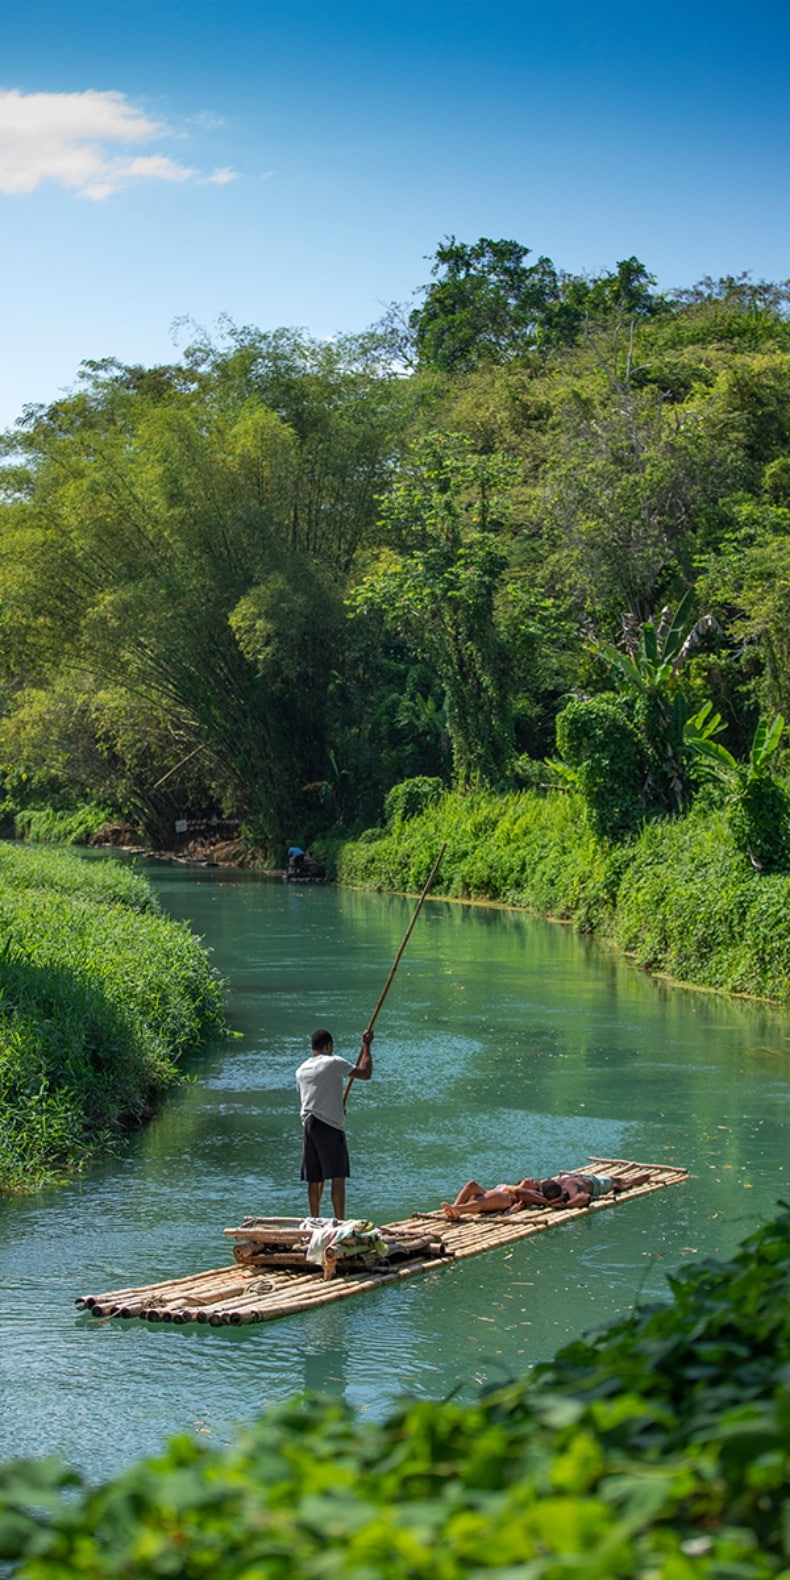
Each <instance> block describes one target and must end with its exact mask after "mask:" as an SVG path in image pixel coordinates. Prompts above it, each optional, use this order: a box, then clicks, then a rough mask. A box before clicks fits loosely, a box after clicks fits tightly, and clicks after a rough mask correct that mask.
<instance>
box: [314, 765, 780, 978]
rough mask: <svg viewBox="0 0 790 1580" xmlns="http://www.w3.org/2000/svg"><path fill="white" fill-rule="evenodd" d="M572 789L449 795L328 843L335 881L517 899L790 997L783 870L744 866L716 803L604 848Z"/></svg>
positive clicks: (649, 952) (689, 965) (686, 967)
mask: <svg viewBox="0 0 790 1580" xmlns="http://www.w3.org/2000/svg"><path fill="white" fill-rule="evenodd" d="M583 807H584V803H583V802H582V799H581V796H580V794H579V792H578V791H571V792H569V793H561V792H554V793H551V794H548V795H546V794H540V793H538V792H535V791H523V792H520V793H518V794H516V793H514V794H511V795H501V796H497V795H493V794H490V793H489V794H486V793H483V792H478V793H477V794H475V795H465V796H461V795H453V794H447V795H445V796H443V797H442V799H441V800H440V801H438V802H436V803H435V804H434V805H432V806H430V807H428V808H427V809H426V810H425V811H424V812H423V813H422V815H421V816H419V817H415V818H413V819H411V821H410V822H408V823H405V824H402V825H398V826H394V827H391V828H388V829H387V830H385V831H383V832H381V833H378V832H377V831H375V830H372V831H369V832H368V833H367V834H366V835H365V836H364V837H363V838H362V839H358V840H356V841H353V842H351V843H349V844H347V845H345V846H343V847H342V849H341V850H340V851H339V853H338V856H337V872H338V877H339V879H340V881H341V882H343V883H348V884H355V885H358V886H363V885H368V886H370V887H373V888H377V889H385V890H393V891H395V892H400V893H416V892H419V890H420V889H421V888H422V886H423V884H424V882H425V879H426V878H427V876H428V873H429V872H430V870H431V867H432V865H433V861H434V860H435V857H436V852H437V851H438V849H439V847H440V845H441V844H442V842H443V841H446V842H447V850H446V852H445V855H444V858H443V861H442V866H441V868H440V871H439V874H438V877H437V879H436V883H435V885H434V890H433V892H434V894H435V895H437V896H438V895H440V894H446V895H449V896H451V897H452V898H454V899H473V900H474V899H486V900H494V901H499V902H500V903H503V904H506V905H517V906H523V907H524V908H526V909H528V910H531V911H534V912H536V913H537V914H539V915H542V916H549V917H556V918H559V919H562V920H567V921H572V922H573V923H574V924H575V925H576V926H577V927H578V928H579V929H580V930H582V931H585V932H597V933H599V934H601V935H602V936H603V937H606V938H611V939H612V940H613V941H614V942H615V943H616V944H618V945H619V947H620V948H622V949H624V950H625V951H626V952H627V953H628V954H629V955H631V956H632V957H633V959H634V960H635V962H636V963H637V964H639V965H641V966H645V967H647V968H649V969H650V970H652V971H661V972H666V973H667V974H669V975H670V976H672V977H674V978H676V979H677V980H678V981H681V982H686V983H692V984H696V985H697V986H699V987H708V988H715V989H717V990H718V991H721V992H730V993H745V994H749V995H750V996H753V997H756V998H764V999H773V1000H776V1001H777V1002H779V1003H790V928H788V925H787V916H788V914H790V877H785V876H783V875H782V874H780V873H775V874H766V873H758V872H756V871H755V869H754V867H753V865H752V863H751V862H750V861H749V859H748V857H747V856H745V855H743V854H742V853H741V852H740V851H739V850H738V848H737V846H736V844H735V841H734V839H733V835H732V830H731V827H730V823H729V819H728V817H727V814H726V812H725V811H718V810H716V809H715V808H711V807H708V806H702V805H700V806H699V807H697V808H695V809H694V810H693V811H692V812H691V813H690V814H688V815H687V816H686V817H683V818H665V819H663V820H661V821H658V822H655V823H652V824H646V825H644V826H643V828H642V830H641V833H640V834H639V835H638V836H637V837H633V838H631V839H630V840H626V841H624V842H623V843H621V844H620V845H615V846H612V845H611V843H610V842H609V841H608V840H601V839H599V838H598V837H597V836H596V835H595V833H594V832H593V830H592V828H591V826H590V823H589V821H588V819H587V818H586V817H585V816H584V815H583Z"/></svg>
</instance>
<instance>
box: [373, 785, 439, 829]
mask: <svg viewBox="0 0 790 1580" xmlns="http://www.w3.org/2000/svg"><path fill="white" fill-rule="evenodd" d="M443 792H444V785H443V784H442V781H441V779H430V778H428V777H427V776H426V775H425V774H422V775H420V776H418V777H417V778H416V779H404V780H403V781H402V783H401V784H399V785H393V787H392V789H391V790H390V792H389V794H388V796H387V798H386V801H385V802H384V821H385V823H386V824H387V825H388V826H389V827H394V826H395V825H396V824H398V823H405V822H406V821H407V820H408V819H409V818H411V817H419V815H420V813H421V812H424V811H425V809H426V807H429V806H432V805H433V803H434V802H435V801H438V800H439V797H440V796H441V795H442V794H443Z"/></svg>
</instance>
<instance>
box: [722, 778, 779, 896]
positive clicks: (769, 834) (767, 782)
mask: <svg viewBox="0 0 790 1580" xmlns="http://www.w3.org/2000/svg"><path fill="white" fill-rule="evenodd" d="M730 827H731V829H732V833H733V838H734V839H735V843H736V845H737V846H738V849H739V850H743V851H745V852H746V854H747V856H749V857H750V858H751V860H752V861H753V863H754V865H755V866H756V867H757V868H758V869H759V870H760V871H763V872H777V871H786V870H787V867H788V866H790V793H788V791H787V790H786V788H785V786H784V785H783V784H780V782H779V780H778V779H773V778H772V777H771V775H770V774H758V775H754V776H753V777H750V778H749V780H748V781H747V783H746V785H745V787H744V789H743V790H742V792H741V794H740V795H739V796H736V797H735V798H734V800H733V804H732V806H731V808H730Z"/></svg>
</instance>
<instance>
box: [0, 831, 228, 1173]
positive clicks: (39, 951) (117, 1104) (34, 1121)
mask: <svg viewBox="0 0 790 1580" xmlns="http://www.w3.org/2000/svg"><path fill="white" fill-rule="evenodd" d="M221 1000H222V989H221V985H220V984H219V982H218V981H217V980H216V978H215V976H214V974H213V972H212V970H211V967H210V965H209V962H208V959H207V956H206V954H205V952H204V950H203V949H202V948H201V946H200V943H199V941H198V940H197V939H196V938H194V937H193V936H192V934H191V933H190V931H189V928H188V926H186V924H183V923H179V922H176V921H173V920H171V919H170V918H168V917H165V916H162V915H161V914H160V913H159V908H158V904H157V901H156V899H155V897H154V896H153V894H152V892H151V890H150V888H149V886H148V884H147V882H146V881H145V879H144V878H142V877H141V876H139V875H138V874H135V873H133V872H131V871H130V870H129V869H128V868H125V867H123V866H122V865H120V864H119V863H117V862H113V861H84V860H80V858H79V857H77V856H74V855H72V854H71V853H69V852H66V851H62V852H50V851H40V850H36V851H30V850H28V849H26V848H18V847H10V846H0V1190H3V1191H6V1192H7V1191H10V1190H19V1189H30V1188H36V1187H37V1186H39V1185H40V1184H41V1183H43V1182H44V1181H46V1180H47V1179H52V1178H56V1177H58V1176H61V1175H63V1174H66V1173H68V1172H70V1171H73V1170H74V1169H76V1168H79V1167H80V1166H81V1165H82V1164H83V1163H84V1162H85V1160H86V1159H87V1158H89V1157H91V1156H92V1155H94V1154H95V1153H96V1152H98V1151H100V1150H101V1149H103V1148H106V1147H107V1146H109V1145H111V1143H112V1140H113V1137H117V1135H118V1134H119V1133H120V1132H121V1130H122V1129H123V1128H125V1127H128V1126H129V1125H134V1124H136V1123H139V1122H140V1120H141V1119H142V1118H144V1117H145V1116H146V1115H147V1114H148V1113H150V1111H151V1107H152V1105H153V1103H154V1102H155V1100H156V1098H157V1096H158V1095H159V1094H160V1093H161V1092H162V1091H163V1090H164V1089H165V1088H166V1087H167V1086H168V1085H170V1084H172V1082H173V1081H174V1080H175V1079H176V1078H177V1068H176V1061H177V1060H178V1058H179V1056H180V1055H181V1054H183V1053H185V1052H187V1051H188V1050H189V1049H191V1048H194V1047H195V1046H197V1044H198V1043H199V1042H200V1040H201V1038H202V1037H203V1036H204V1035H205V1034H206V1033H207V1032H209V1031H210V1030H217V1029H219V1027H220V1025H221V1023H222V1009H221Z"/></svg>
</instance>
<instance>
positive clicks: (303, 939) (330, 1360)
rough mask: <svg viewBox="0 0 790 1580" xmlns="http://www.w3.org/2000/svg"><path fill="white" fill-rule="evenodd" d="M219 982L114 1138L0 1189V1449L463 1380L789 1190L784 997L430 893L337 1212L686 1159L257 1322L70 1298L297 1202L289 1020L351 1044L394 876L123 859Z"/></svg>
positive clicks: (201, 1259)
mask: <svg viewBox="0 0 790 1580" xmlns="http://www.w3.org/2000/svg"><path fill="white" fill-rule="evenodd" d="M146 870H147V871H148V873H149V875H150V876H151V877H152V879H153V881H154V883H155V886H156V888H157V890H158V892H159V894H160V896H161V899H162V902H163V904H164V905H165V907H166V908H167V909H168V910H169V911H171V912H172V913H173V914H174V915H176V916H178V917H182V918H189V919H190V921H191V922H192V924H193V926H194V929H195V931H196V932H198V933H199V934H200V935H201V936H202V937H203V938H204V939H205V942H206V944H207V945H208V946H210V947H211V949H212V950H213V960H214V963H215V964H216V966H217V968H218V970H219V971H220V973H221V974H222V975H223V976H224V977H226V978H227V979H228V981H229V984H230V995H229V1018H230V1023H231V1025H232V1027H233V1029H234V1031H235V1032H237V1033H240V1035H239V1036H237V1037H235V1038H233V1039H232V1040H223V1041H221V1042H217V1043H214V1044H212V1045H211V1046H209V1047H208V1048H207V1049H206V1050H204V1051H203V1052H202V1053H201V1054H199V1055H198V1056H196V1057H195V1058H194V1059H193V1060H192V1062H191V1071H192V1072H193V1073H194V1074H195V1075H196V1076H197V1077H198V1080H197V1083H196V1084H194V1085H189V1086H186V1087H184V1088H182V1089H181V1090H179V1091H178V1092H177V1093H176V1094H175V1095H174V1096H173V1097H172V1098H171V1099H170V1101H169V1102H168V1104H167V1106H166V1108H165V1110H164V1111H163V1112H162V1113H161V1114H160V1116H159V1117H158V1118H157V1120H156V1121H155V1123H154V1124H153V1125H151V1126H150V1128H149V1129H148V1130H146V1131H145V1132H144V1133H142V1134H140V1135H138V1136H135V1137H133V1138H132V1139H131V1140H130V1141H129V1142H128V1143H127V1144H126V1145H125V1147H124V1149H123V1151H122V1152H121V1154H120V1156H118V1157H117V1158H115V1159H113V1160H112V1161H110V1162H108V1163H106V1164H104V1165H102V1166H100V1167H97V1168H94V1169H93V1170H92V1171H91V1172H90V1173H89V1174H88V1175H87V1176H86V1177H85V1178H84V1179H83V1180H82V1181H80V1182H78V1183H75V1184H74V1185H71V1186H68V1187H65V1188H61V1189H57V1190H52V1191H48V1192H46V1193H44V1194H42V1195H40V1196H36V1197H34V1198H32V1199H24V1200H12V1201H10V1202H6V1203H5V1204H4V1205H3V1206H2V1208H0V1398H1V1400H2V1406H3V1408H2V1411H0V1459H6V1458H10V1457H12V1456H14V1455H18V1454H21V1455H31V1454H32V1455H40V1454H45V1453H51V1452H60V1453H62V1454H63V1455H64V1456H65V1457H66V1458H67V1459H68V1460H69V1461H70V1462H71V1463H72V1464H74V1465H76V1466H77V1467H78V1468H79V1469H81V1470H82V1471H83V1472H84V1473H86V1474H87V1475H88V1476H89V1478H90V1479H91V1480H94V1481H95V1480H98V1479H101V1478H104V1477H105V1476H107V1475H110V1474H112V1473H114V1472H115V1471H117V1470H118V1469H120V1468H121V1467H122V1466H124V1465H126V1464H128V1463H129V1462H130V1461H131V1460H133V1459H135V1458H137V1457H138V1456H140V1455H141V1454H144V1453H153V1452H156V1451H157V1450H158V1449H159V1448H160V1446H161V1445H162V1444H163V1442H164V1441H165V1440H166V1439H167V1438H168V1437H169V1436H171V1435H172V1434H174V1433H176V1432H181V1431H187V1432H197V1433H200V1434H203V1435H205V1436H206V1437H207V1438H210V1440H212V1441H213V1442H215V1443H222V1442H225V1441H228V1440H229V1438H230V1436H231V1434H232V1431H233V1426H234V1424H235V1423H240V1422H246V1421H249V1420H251V1419H252V1418H253V1416H254V1415H255V1414H256V1413H257V1412H258V1411H260V1410H261V1409H262V1408H264V1407H265V1406H266V1405H267V1404H269V1403H271V1402H272V1401H274V1400H279V1399H282V1398H286V1397H288V1396H290V1395H293V1394H295V1393H298V1392H302V1391H304V1390H309V1391H312V1392H319V1393H322V1394H326V1393H333V1394H337V1395H341V1396H343V1397H344V1398H345V1399H346V1400H347V1401H349V1402H350V1403H351V1404H353V1405H354V1406H355V1407H356V1408H357V1409H358V1410H359V1411H361V1412H363V1413H368V1414H370V1415H374V1416H376V1415H381V1414H382V1413H384V1412H385V1411H386V1410H387V1409H388V1407H389V1406H390V1405H391V1404H392V1402H393V1401H394V1399H395V1398H396V1397H397V1396H398V1394H399V1393H403V1392H407V1393H411V1394H416V1395H420V1396H423V1397H431V1398H441V1397H446V1396H447V1395H449V1394H451V1393H455V1394H456V1396H457V1397H461V1398H471V1397H473V1396H474V1394H475V1392H476V1391H477V1390H478V1389H479V1387H480V1386H481V1385H487V1384H491V1383H495V1382H497V1381H500V1380H506V1379H508V1378H510V1377H513V1376H516V1375H520V1374H521V1373H523V1372H524V1371H525V1370H527V1369H528V1368H529V1367H530V1366H531V1365H533V1364H534V1363H535V1362H537V1361H540V1360H545V1359H548V1358H550V1357H551V1356H552V1354H553V1353H554V1352H555V1351H556V1350H557V1349H558V1348H559V1347H560V1345H561V1344H563V1343H564V1342H566V1341H567V1340H568V1339H570V1338H572V1337H574V1336H576V1335H578V1334H580V1333H582V1332H590V1331H592V1330H594V1329H595V1328H596V1327H598V1326H600V1325H601V1324H603V1323H606V1322H608V1321H610V1320H612V1319H614V1318H616V1317H619V1316H622V1315H624V1314H626V1313H627V1312H628V1311H629V1310H630V1309H631V1308H632V1306H633V1304H634V1302H635V1301H637V1300H639V1299H653V1298H656V1297H658V1298H664V1296H665V1295H666V1294H667V1285H666V1274H667V1273H668V1272H671V1271H673V1270H674V1269H676V1268H677V1267H678V1266H680V1265H682V1264H683V1263H685V1262H689V1261H696V1260H698V1259H700V1258H702V1257H704V1256H708V1255H720V1256H727V1255H730V1254H731V1253H732V1252H733V1251H734V1250H735V1248H736V1247H737V1245H738V1244H739V1242H740V1241H741V1239H743V1238H744V1236H745V1235H746V1234H747V1233H749V1232H750V1231H751V1230H752V1229H753V1228H754V1227H756V1225H757V1224H758V1223H759V1222H761V1221H763V1220H764V1219H765V1218H767V1217H770V1216H771V1215H772V1213H773V1211H774V1208H775V1204H776V1202H777V1201H778V1200H779V1199H781V1198H784V1199H785V1200H787V1199H788V1194H789V1192H788V1168H789V1167H790V1161H789V1160H790V1153H789V1152H788V1146H787V1121H788V1117H789V1116H790V1108H789V1107H788V1103H789V1102H790V1082H788V1073H790V1018H789V1017H788V1016H786V1015H779V1014H777V1013H774V1012H773V1011H770V1010H766V1009H764V1008H760V1007H756V1006H753V1005H747V1004H742V1003H736V1002H728V1001H726V1000H723V999H719V998H715V997H713V996H711V995H707V994H702V993H694V992H691V991H686V990H683V989H679V988H672V987H669V986H667V985H666V984H664V983H660V982H657V981H654V980H652V979H650V978H649V977H647V976H645V975H644V974H642V973H640V972H638V971H636V970H634V969H633V968H632V967H631V966H629V965H628V964H627V963H626V962H625V961H623V960H621V959H619V958H617V957H616V956H614V955H612V954H611V953H609V952H607V951H606V950H605V949H603V948H602V947H598V946H595V945H590V944H586V943H585V942H584V941H580V940H579V939H578V938H577V937H575V936H574V935H573V934H572V933H571V932H570V931H569V930H568V929H566V928H563V927H560V926H552V925H549V924H544V923H542V922H539V921H535V920H533V919H531V918H529V917H526V916H523V915H521V914H519V913H516V912H512V911H506V910H500V909H494V908H485V907H472V906H460V905H453V904H450V903H447V902H444V901H441V900H431V901H429V902H428V903H427V904H426V906H425V908H424V910H423V912H422V915H421V917H420V920H419V922H418V924H417V927H416V928H415V930H414V933H413V934H412V938H411V940H410V943H409V946H408V950H407V952H406V954H405V956H404V958H403V961H402V963H401V966H400V968H399V970H398V973H397V976H396V978H395V981H394V984H393V987H392V989H391V991H390V994H389V997H388V999H387V1001H386V1004H385V1006H384V1009H383V1010H382V1013H381V1015H380V1017H379V1021H378V1024H377V1028H376V1040H375V1045H374V1054H375V1072H374V1078H373V1081H372V1082H370V1083H369V1084H368V1085H366V1086H364V1087H363V1086H358V1087H357V1088H356V1089H355V1090H354V1091H353V1093H352V1097H351V1101H350V1106H349V1143H350V1151H351V1160H352V1171H353V1172H352V1178H351V1180H350V1181H349V1190H348V1212H349V1215H351V1216H362V1217H369V1218H372V1219H374V1220H375V1221H377V1222H379V1223H382V1222H386V1221H388V1220H392V1219H395V1218H400V1217H402V1216H405V1215H406V1214H408V1213H409V1212H410V1211H412V1210H414V1209H425V1208H428V1207H431V1206H434V1205H436V1204H437V1203H438V1202H439V1201H440V1200H441V1199H442V1198H443V1197H445V1198H446V1197H447V1196H448V1194H449V1195H452V1194H454V1193H455V1191H456V1190H457V1189H458V1187H459V1186H460V1185H461V1184H463V1182H464V1181H465V1180H466V1179H467V1178H468V1177H469V1175H470V1174H473V1175H474V1176H475V1178H477V1179H478V1180H480V1181H481V1182H482V1183H484V1184H491V1185H495V1184H497V1183H498V1182H499V1181H500V1180H505V1179H511V1178H515V1177H520V1176H521V1175H523V1174H525V1173H528V1172H529V1173H534V1174H544V1173H549V1172H555V1171H556V1170H558V1169H561V1168H572V1167H578V1166H580V1165H581V1164H583V1163H584V1162H585V1160H586V1159H587V1157H588V1156H590V1155H598V1156H604V1157H620V1158H625V1157H627V1158H633V1159H636V1160H638V1161H642V1162H649V1163H663V1162H673V1163H679V1164H682V1165H684V1166H685V1167H687V1168H689V1169H690V1170H691V1173H692V1176H693V1178H692V1179H691V1180H690V1181H689V1182H687V1183H685V1184H682V1185H678V1186H676V1187H672V1188H671V1189H669V1190H666V1191H660V1192H657V1193H655V1194H654V1195H652V1196H648V1197H646V1198H643V1199H638V1200H635V1201H633V1202H632V1203H630V1204H628V1203H627V1201H626V1202H624V1203H621V1204H618V1205H617V1206H616V1207H615V1208H614V1209H613V1210H611V1211H606V1212H602V1213H597V1214H595V1215H593V1216H591V1217H589V1218H587V1219H584V1220H582V1221H580V1222H577V1223H575V1224H572V1225H568V1226H566V1227H562V1228H557V1229H554V1230H552V1231H551V1232H550V1233H547V1234H543V1235H539V1236H537V1237H536V1238H534V1239H531V1240H529V1241H526V1242H523V1243H521V1244H518V1245H516V1246H515V1247H513V1248H511V1249H509V1250H500V1251H494V1252H492V1253H490V1254H488V1255H485V1256H481V1257H476V1258H473V1259H472V1260H471V1261H468V1262H466V1263H464V1264H463V1265H459V1266H458V1267H455V1268H453V1267H448V1268H446V1269H442V1270H441V1271H439V1272H437V1273H435V1274H431V1275H428V1276H425V1277H417V1278H414V1279H408V1280H405V1281H404V1282H403V1283H402V1284H400V1285H398V1286H397V1287H390V1288H384V1289H381V1290H378V1291H375V1292H373V1293H371V1294H369V1295H366V1296H361V1297H359V1298H358V1299H355V1300H351V1301H340V1302H337V1303H336V1304H334V1305H332V1306H328V1307H326V1308H324V1309H322V1310H319V1311H316V1312H313V1313H312V1314H303V1315H296V1316H293V1317H290V1318H285V1319H283V1320H281V1321H278V1322H275V1323H268V1324H264V1325H261V1326H251V1327H244V1328H223V1329H214V1328H209V1327H206V1326H197V1325H195V1326H192V1327H186V1328H178V1327H172V1326H168V1327H163V1326H151V1325H150V1324H147V1323H143V1322H139V1321H132V1322H123V1321H119V1320H115V1321H99V1320H97V1319H96V1318H94V1317H92V1316H91V1315H90V1314H88V1313H80V1312H78V1311H77V1310H76V1308H75V1304H74V1302H75V1299H76V1297H77V1296H78V1295H85V1294H91V1293H99V1292H101V1291H104V1290H109V1289H114V1288H121V1287H128V1286H130V1285H135V1284H147V1283H151V1282H153V1281H155V1280H158V1279H164V1278H169V1277H176V1276H180V1275H183V1274H187V1273H190V1272H196V1271H201V1270H203V1269H206V1268H210V1267H218V1266H222V1265H225V1264H227V1262H229V1261H230V1260H231V1256H230V1247H229V1242H228V1241H227V1240H226V1239H224V1238H223V1234H222V1230H223V1228H224V1227H226V1226H232V1225H235V1224H237V1223H239V1222H240V1220H241V1218H242V1217H243V1215H244V1214H246V1213H261V1214H263V1213H272V1214H275V1213H277V1214H280V1213H282V1214H294V1213H301V1212H302V1211H303V1210H305V1207H306V1203H305V1202H304V1201H303V1189H304V1187H302V1186H301V1185H300V1183H299V1179H298V1173H299V1150H300V1126H299V1118H298V1104H297V1096H296V1089H295V1085H294V1070H295V1067H296V1065H297V1064H298V1063H299V1062H300V1061H301V1059H302V1058H303V1057H304V1056H305V1053H306V1051H307V1049H308V1048H309V1035H310V1032H311V1031H312V1029H313V1027H314V1026H316V1025H327V1026H328V1027H329V1028H330V1029H331V1030H332V1032H333V1033H334V1036H335V1043H336V1048H337V1051H339V1052H343V1053H346V1054H347V1055H349V1056H351V1057H354V1056H355V1055H356V1052H357V1049H358V1046H359V1036H360V1033H361V1031H362V1029H363V1027H364V1026H365V1024H366V1021H367V1018H368V1016H369V1015H370V1013H371V1011H372V1009H373V1006H374V1005H375V1003H376V1001H377V999H378V996H379V993H380V991H381V988H382V986H383V984H384V981H385V979H386V976H387V973H388V971H389V969H390V966H391V964H392V961H393V959H394V956H395V953H396V951H397V948H398V945H399V943H400V940H401V938H402V936H403V933H404V931H405V928H406V926H407V923H408V921H409V918H410V916H411V914H412V911H413V905H414V902H413V901H411V900H406V899H401V898H393V897H390V896H377V895H371V894H362V893H355V892H348V891H343V890H340V889H335V888H331V887H327V888H310V887H302V888H296V887H292V886H286V885H284V884H281V883H276V882H272V881H267V880H263V879H259V878H255V877H253V876H250V875H248V874H244V873H228V872H222V871H219V870H216V869H189V868H184V867H180V866H163V865H160V864H156V863H150V864H148V866H147V869H146Z"/></svg>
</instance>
